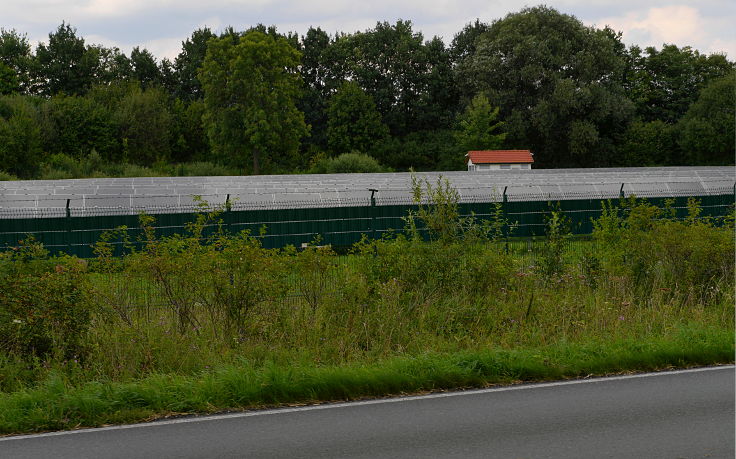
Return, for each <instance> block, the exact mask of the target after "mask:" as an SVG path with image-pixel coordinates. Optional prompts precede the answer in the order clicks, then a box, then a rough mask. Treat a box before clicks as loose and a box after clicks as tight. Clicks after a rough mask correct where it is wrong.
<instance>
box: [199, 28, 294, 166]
mask: <svg viewBox="0 0 736 459" xmlns="http://www.w3.org/2000/svg"><path fill="white" fill-rule="evenodd" d="M299 58H300V55H299V52H298V51H297V50H296V49H294V47H293V46H291V45H290V44H289V43H288V42H287V40H286V39H285V38H282V37H274V36H272V35H267V34H264V33H262V32H258V31H251V32H247V33H246V34H245V35H243V36H242V37H239V39H237V40H236V38H235V37H234V36H233V35H232V34H228V35H226V36H224V37H222V38H219V39H212V40H210V41H209V44H208V47H207V56H206V57H205V61H204V64H203V66H202V69H201V71H200V72H199V81H200V82H201V83H202V87H203V89H204V101H205V108H206V112H205V122H206V125H207V130H208V135H209V138H210V143H211V145H212V149H213V152H214V153H215V155H216V156H218V157H219V158H221V159H223V160H225V161H227V162H229V163H230V164H233V165H237V166H239V167H246V168H247V163H248V162H250V163H251V167H250V168H248V169H249V170H250V171H251V172H252V173H254V174H258V173H260V172H261V171H263V170H268V169H269V168H270V167H271V166H272V165H273V164H274V163H278V162H283V163H287V162H288V161H293V160H295V159H296V158H295V156H296V153H297V151H298V149H299V142H300V139H301V138H302V137H303V136H305V135H307V133H308V127H307V125H306V124H305V123H304V114H303V113H302V112H300V111H299V110H298V109H297V108H296V100H297V98H298V97H299V95H300V77H299V74H298V73H297V68H298V66H299Z"/></svg>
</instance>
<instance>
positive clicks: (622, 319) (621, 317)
mask: <svg viewBox="0 0 736 459" xmlns="http://www.w3.org/2000/svg"><path fill="white" fill-rule="evenodd" d="M618 320H621V321H624V320H626V318H625V317H624V316H618Z"/></svg>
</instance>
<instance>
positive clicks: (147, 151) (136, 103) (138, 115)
mask: <svg viewBox="0 0 736 459" xmlns="http://www.w3.org/2000/svg"><path fill="white" fill-rule="evenodd" d="M114 119H115V122H116V124H117V127H118V132H119V136H120V138H121V141H122V149H123V153H122V155H123V157H122V159H123V161H125V162H130V163H133V164H140V165H143V166H150V165H152V164H154V163H156V162H165V161H168V160H169V157H170V152H171V128H172V119H171V112H170V110H169V107H168V94H166V93H165V92H164V91H163V90H161V89H160V88H148V89H145V90H143V89H141V88H139V87H137V86H129V92H128V93H127V94H126V95H125V96H124V97H123V98H122V100H120V103H119V105H118V106H117V109H116V111H115V114H114Z"/></svg>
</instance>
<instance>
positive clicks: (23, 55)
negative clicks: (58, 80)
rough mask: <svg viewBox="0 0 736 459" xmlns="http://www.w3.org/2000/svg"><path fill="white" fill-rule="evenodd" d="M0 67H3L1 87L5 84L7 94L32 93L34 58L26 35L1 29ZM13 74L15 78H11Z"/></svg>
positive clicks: (0, 78) (1, 70)
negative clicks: (17, 92)
mask: <svg viewBox="0 0 736 459" xmlns="http://www.w3.org/2000/svg"><path fill="white" fill-rule="evenodd" d="M0 66H1V67H3V69H0V85H3V83H2V82H3V81H4V82H5V91H6V92H5V94H9V93H10V92H16V91H19V92H22V93H25V94H28V93H29V92H30V90H31V69H32V68H33V56H32V55H31V45H30V44H29V43H28V38H27V37H26V36H25V35H20V34H18V32H16V31H15V30H13V29H11V30H5V29H2V28H0ZM11 73H12V75H13V76H10V75H11ZM0 93H2V88H0Z"/></svg>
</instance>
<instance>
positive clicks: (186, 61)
mask: <svg viewBox="0 0 736 459" xmlns="http://www.w3.org/2000/svg"><path fill="white" fill-rule="evenodd" d="M212 38H215V34H214V33H212V31H211V30H210V29H209V28H207V27H204V28H201V29H197V30H195V31H194V32H192V35H191V36H190V37H189V38H187V39H186V40H184V41H183V42H182V44H181V52H180V53H179V54H178V55H177V56H176V59H174V72H175V75H176V80H177V89H176V91H175V94H176V96H177V97H179V98H182V99H186V100H194V99H201V98H202V97H203V94H202V85H201V84H200V82H199V79H198V78H197V72H198V71H199V69H200V68H201V67H202V64H203V63H204V58H205V56H206V55H207V42H208V41H209V40H210V39H212Z"/></svg>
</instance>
